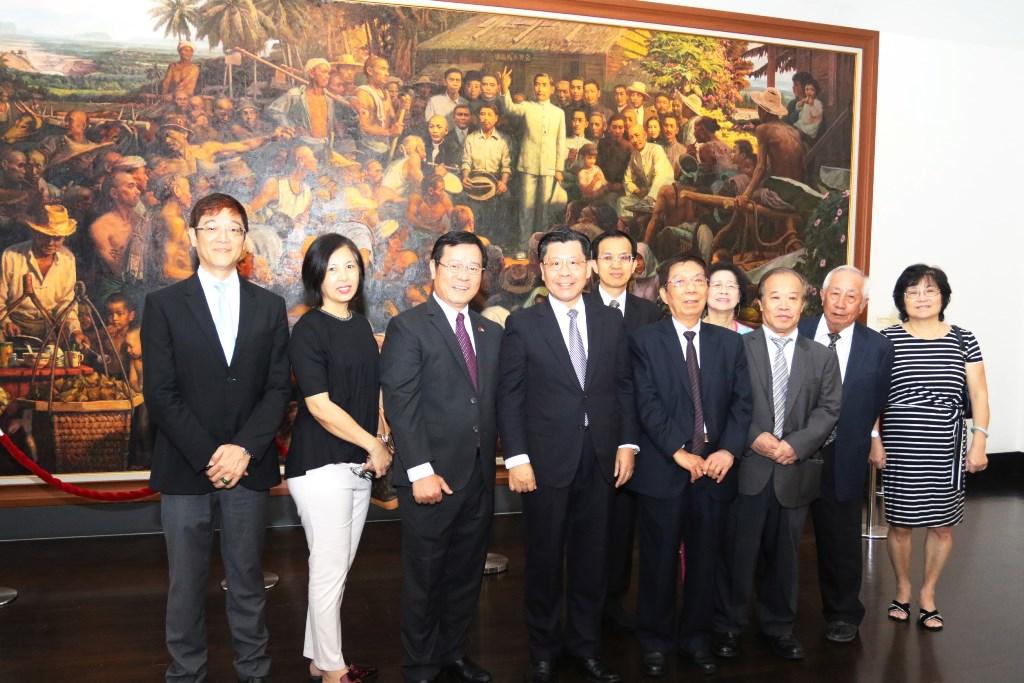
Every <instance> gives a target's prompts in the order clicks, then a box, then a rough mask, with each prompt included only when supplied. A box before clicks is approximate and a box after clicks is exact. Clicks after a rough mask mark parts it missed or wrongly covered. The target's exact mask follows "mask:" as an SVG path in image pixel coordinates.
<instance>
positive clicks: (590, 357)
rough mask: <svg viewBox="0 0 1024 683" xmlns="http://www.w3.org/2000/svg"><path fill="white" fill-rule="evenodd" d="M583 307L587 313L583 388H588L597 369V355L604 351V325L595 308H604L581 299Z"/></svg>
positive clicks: (601, 304)
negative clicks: (585, 370) (585, 363)
mask: <svg viewBox="0 0 1024 683" xmlns="http://www.w3.org/2000/svg"><path fill="white" fill-rule="evenodd" d="M581 301H582V302H583V307H584V308H585V309H586V311H587V374H586V377H587V379H586V382H584V386H587V387H589V386H590V385H591V382H592V381H593V379H594V371H595V370H596V368H597V361H596V360H595V359H596V358H597V357H598V354H600V353H602V352H603V350H604V348H603V347H604V342H605V334H604V323H602V322H601V321H600V320H598V315H597V312H596V308H597V306H604V304H603V303H594V302H593V300H590V301H587V299H581Z"/></svg>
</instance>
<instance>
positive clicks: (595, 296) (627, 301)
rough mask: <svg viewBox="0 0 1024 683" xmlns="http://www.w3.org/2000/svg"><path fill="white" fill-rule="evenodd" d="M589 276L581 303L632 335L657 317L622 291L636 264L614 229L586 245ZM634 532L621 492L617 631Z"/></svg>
mask: <svg viewBox="0 0 1024 683" xmlns="http://www.w3.org/2000/svg"><path fill="white" fill-rule="evenodd" d="M590 258H591V262H590V263H591V266H590V267H591V271H592V272H593V273H594V275H595V276H596V277H597V286H596V287H594V288H593V289H592V290H591V291H590V292H589V293H588V294H584V298H586V299H590V300H591V301H593V302H594V303H596V304H601V305H604V306H610V307H611V308H613V309H615V310H616V311H618V313H619V315H621V316H622V319H623V320H624V321H625V323H626V331H628V332H632V331H634V330H636V329H638V328H640V327H643V326H644V325H647V324H648V323H653V322H655V321H657V320H658V319H659V318H661V311H660V310H659V309H658V305H657V304H655V303H654V302H653V301H648V300H647V299H641V298H640V297H638V296H634V295H632V294H630V293H629V292H628V291H626V290H627V287H628V286H629V278H630V277H632V275H633V261H634V260H635V259H636V241H635V240H634V239H633V238H632V237H631V236H630V235H629V234H628V233H625V232H622V231H621V230H616V231H615V232H606V233H603V234H601V235H599V236H598V237H596V238H594V241H593V242H591V244H590ZM635 527H636V495H635V494H634V493H633V492H632V491H629V490H626V489H625V488H620V489H618V490H617V491H616V492H615V495H614V496H613V502H612V510H611V532H610V533H611V535H610V536H609V538H608V597H607V598H606V601H605V607H604V618H605V620H606V621H608V622H610V623H612V624H614V625H616V626H618V627H619V628H626V629H628V628H630V627H631V626H632V618H631V617H630V616H629V615H628V614H627V612H626V610H625V609H624V608H623V606H622V600H623V599H624V598H625V597H626V593H628V592H629V582H630V574H631V571H632V565H633V530H634V528H635Z"/></svg>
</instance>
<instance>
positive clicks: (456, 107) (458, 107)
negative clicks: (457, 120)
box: [452, 102, 473, 114]
mask: <svg viewBox="0 0 1024 683" xmlns="http://www.w3.org/2000/svg"><path fill="white" fill-rule="evenodd" d="M456 109H465V110H466V111H468V112H469V113H471V114H472V113H473V110H472V109H470V108H469V105H468V104H466V103H465V102H460V103H458V104H456V105H455V106H454V107H452V113H454V112H455V110H456Z"/></svg>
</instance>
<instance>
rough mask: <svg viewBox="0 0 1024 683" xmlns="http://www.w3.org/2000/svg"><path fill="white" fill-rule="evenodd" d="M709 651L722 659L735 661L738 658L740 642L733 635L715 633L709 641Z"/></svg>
mask: <svg viewBox="0 0 1024 683" xmlns="http://www.w3.org/2000/svg"><path fill="white" fill-rule="evenodd" d="M711 651H712V652H714V653H715V656H716V657H721V658H722V659H736V658H737V657H739V656H740V641H739V639H738V635H737V634H735V633H728V632H726V633H716V634H715V636H714V638H713V639H712V641H711Z"/></svg>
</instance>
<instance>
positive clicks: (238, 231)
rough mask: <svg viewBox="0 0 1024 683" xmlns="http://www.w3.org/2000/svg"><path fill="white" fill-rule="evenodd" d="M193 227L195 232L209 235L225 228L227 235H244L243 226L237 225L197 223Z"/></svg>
mask: <svg viewBox="0 0 1024 683" xmlns="http://www.w3.org/2000/svg"><path fill="white" fill-rule="evenodd" d="M193 229H194V230H195V231H196V234H206V235H210V236H211V237H212V236H213V235H216V234H217V233H219V232H220V231H221V230H226V231H227V233H228V235H230V236H231V237H242V236H243V235H245V228H240V227H238V226H231V227H228V228H224V227H222V226H216V225H197V226H196V227H195V228H193Z"/></svg>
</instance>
